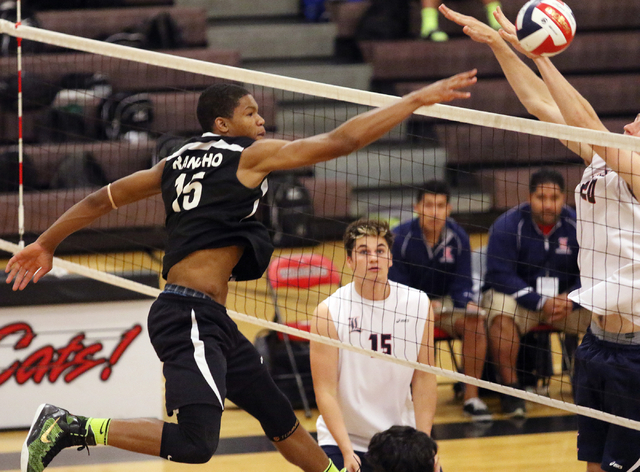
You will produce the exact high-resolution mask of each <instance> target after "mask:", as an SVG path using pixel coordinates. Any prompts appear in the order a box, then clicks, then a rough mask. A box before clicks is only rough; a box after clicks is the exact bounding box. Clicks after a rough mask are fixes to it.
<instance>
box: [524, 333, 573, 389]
mask: <svg viewBox="0 0 640 472" xmlns="http://www.w3.org/2000/svg"><path fill="white" fill-rule="evenodd" d="M529 333H536V334H538V335H541V336H543V338H542V339H541V343H542V347H540V346H538V347H537V351H536V356H535V358H536V359H535V370H536V373H537V374H538V378H540V379H542V386H543V387H544V388H546V389H547V390H548V388H549V383H550V379H551V377H552V376H553V375H554V372H553V361H552V352H551V343H550V339H549V338H550V335H551V334H552V333H558V334H559V335H560V348H561V350H562V352H561V355H562V366H563V367H562V368H563V370H564V369H565V368H566V369H567V370H568V371H569V378H570V379H571V381H572V382H573V373H572V365H573V352H572V351H574V350H575V349H571V345H572V343H575V344H576V346H577V337H576V336H572V335H568V334H566V333H563V332H562V331H561V330H559V329H557V328H554V327H553V326H551V325H549V324H546V323H540V324H539V325H537V326H535V327H533V328H532V329H531V330H530V331H529ZM573 338H575V339H573ZM534 348H536V347H535V346H534Z"/></svg>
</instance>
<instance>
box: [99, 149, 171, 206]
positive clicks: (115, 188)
mask: <svg viewBox="0 0 640 472" xmlns="http://www.w3.org/2000/svg"><path fill="white" fill-rule="evenodd" d="M164 163H165V161H164V159H163V160H162V161H160V162H159V163H158V164H156V165H155V166H153V167H152V168H151V169H145V170H141V171H138V172H135V173H133V174H131V175H128V176H126V177H123V178H121V179H118V180H116V181H115V182H113V183H112V184H111V187H110V191H111V197H112V198H113V203H114V204H115V205H116V206H117V207H121V206H124V205H127V204H129V203H133V202H137V201H138V200H142V199H144V198H148V197H151V196H153V195H157V194H159V193H160V192H161V191H162V185H161V182H162V171H163V169H164Z"/></svg>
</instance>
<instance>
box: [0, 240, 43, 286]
mask: <svg viewBox="0 0 640 472" xmlns="http://www.w3.org/2000/svg"><path fill="white" fill-rule="evenodd" d="M52 267H53V253H52V252H50V251H47V250H46V249H45V248H43V247H42V246H41V245H40V244H38V243H37V242H35V243H33V244H29V245H28V246H27V247H25V248H24V249H22V250H21V251H19V252H18V253H16V254H15V255H14V256H13V257H12V258H11V259H9V263H8V264H7V267H6V268H5V270H4V271H5V272H6V273H8V274H9V275H8V277H7V281H6V282H7V283H8V284H10V283H11V282H12V281H14V282H13V290H24V288H25V287H26V286H27V285H28V284H29V282H31V280H33V283H36V282H38V280H40V279H41V278H42V277H43V276H44V275H45V274H46V273H47V272H49V271H50V270H51V268H52Z"/></svg>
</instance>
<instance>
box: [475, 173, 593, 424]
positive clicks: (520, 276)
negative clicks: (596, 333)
mask: <svg viewBox="0 0 640 472" xmlns="http://www.w3.org/2000/svg"><path fill="white" fill-rule="evenodd" d="M565 201H566V196H565V184H564V178H563V177H562V175H561V174H560V173H559V172H557V171H554V170H551V169H540V170H539V171H537V172H535V173H533V174H532V175H531V178H530V181H529V201H528V202H526V203H522V204H520V205H518V206H517V207H514V208H512V209H510V210H509V211H507V212H506V213H504V214H503V215H501V216H500V217H499V218H498V219H497V220H496V221H495V222H494V223H493V225H492V226H491V228H490V229H489V246H488V249H487V274H486V277H485V285H484V287H483V290H484V293H483V296H482V305H483V307H484V308H485V309H487V311H488V326H489V340H490V345H491V354H492V358H493V359H494V360H495V361H496V362H497V363H498V368H499V373H500V379H501V381H502V383H503V384H505V385H509V386H512V387H516V388H520V387H521V386H520V385H519V384H518V376H517V372H516V361H517V357H518V351H519V349H520V337H521V336H523V335H525V334H526V333H528V332H529V331H530V330H531V329H532V328H534V327H535V326H537V325H539V324H541V323H544V324H549V325H552V326H553V327H554V328H556V329H559V330H561V331H564V332H565V333H568V334H572V335H579V334H584V333H585V332H586V330H587V327H588V326H589V323H590V321H591V312H589V311H587V310H585V309H583V308H581V307H580V306H579V305H577V304H575V303H574V302H572V301H571V300H569V298H568V294H569V293H570V292H571V291H572V290H575V289H577V288H579V287H580V272H579V269H578V241H577V239H576V213H575V211H574V210H572V209H571V208H569V207H568V206H566V205H565ZM502 411H503V413H505V414H507V415H509V416H524V414H525V402H524V400H522V399H520V398H516V397H512V396H508V395H503V396H502Z"/></svg>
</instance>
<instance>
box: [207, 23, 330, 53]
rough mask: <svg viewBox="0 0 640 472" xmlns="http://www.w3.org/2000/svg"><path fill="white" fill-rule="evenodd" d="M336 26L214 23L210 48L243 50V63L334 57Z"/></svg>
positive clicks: (208, 35)
mask: <svg viewBox="0 0 640 472" xmlns="http://www.w3.org/2000/svg"><path fill="white" fill-rule="evenodd" d="M336 32H337V28H336V25H334V24H333V23H314V24H306V23H293V24H290V23H267V24H232V25H224V24H214V25H211V26H210V27H209V30H208V31H207V41H208V44H209V47H215V48H220V49H233V50H236V51H240V54H241V55H242V59H243V60H251V59H284V58H289V59H293V58H314V57H331V56H333V42H334V38H335V36H336Z"/></svg>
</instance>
